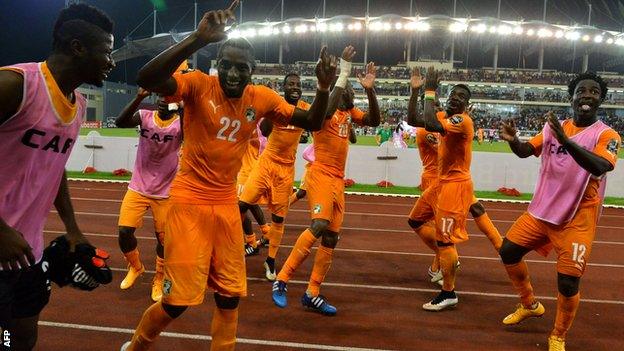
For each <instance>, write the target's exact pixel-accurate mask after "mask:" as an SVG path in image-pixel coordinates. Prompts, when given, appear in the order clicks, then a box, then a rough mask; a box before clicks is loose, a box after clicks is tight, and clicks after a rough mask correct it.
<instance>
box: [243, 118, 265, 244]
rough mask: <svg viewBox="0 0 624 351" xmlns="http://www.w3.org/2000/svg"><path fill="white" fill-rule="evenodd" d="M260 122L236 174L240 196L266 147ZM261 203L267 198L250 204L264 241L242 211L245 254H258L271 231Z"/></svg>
mask: <svg viewBox="0 0 624 351" xmlns="http://www.w3.org/2000/svg"><path fill="white" fill-rule="evenodd" d="M263 120H264V119H263ZM260 124H261V123H258V125H257V126H256V130H255V132H254V133H253V135H252V137H251V139H249V145H247V151H245V155H244V156H243V161H242V165H241V169H240V171H238V175H237V176H236V189H237V190H236V192H237V194H238V197H239V198H240V196H241V194H242V193H243V189H244V188H245V183H246V182H247V179H248V178H249V174H251V171H252V170H253V169H254V168H255V167H256V166H257V164H258V158H259V157H260V153H261V152H262V151H263V150H264V148H265V147H266V142H267V141H266V137H265V136H264V135H262V132H261V131H260ZM259 204H266V198H264V197H263V198H262V199H259V200H258V204H255V205H253V206H250V208H249V210H250V212H251V214H252V215H253V216H254V218H255V220H256V222H257V223H258V225H259V226H260V230H261V231H262V236H261V238H260V240H262V242H260V243H259V242H257V241H256V234H255V233H254V231H253V226H252V224H251V219H250V218H249V215H248V214H247V213H246V212H245V213H241V216H242V222H243V234H244V235H245V256H253V255H257V254H258V253H259V252H260V248H259V247H258V245H261V244H262V243H264V240H266V238H265V236H266V235H267V234H268V233H269V229H270V226H269V225H268V224H267V223H266V219H265V218H264V212H262V209H261V208H260V206H259Z"/></svg>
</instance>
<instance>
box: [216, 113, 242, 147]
mask: <svg viewBox="0 0 624 351" xmlns="http://www.w3.org/2000/svg"><path fill="white" fill-rule="evenodd" d="M219 122H220V123H221V129H219V131H218V132H217V139H221V140H226V141H229V142H232V143H234V142H236V133H238V131H239V130H240V127H241V122H240V121H239V120H237V119H230V117H226V116H223V117H221V120H220V121H219Z"/></svg>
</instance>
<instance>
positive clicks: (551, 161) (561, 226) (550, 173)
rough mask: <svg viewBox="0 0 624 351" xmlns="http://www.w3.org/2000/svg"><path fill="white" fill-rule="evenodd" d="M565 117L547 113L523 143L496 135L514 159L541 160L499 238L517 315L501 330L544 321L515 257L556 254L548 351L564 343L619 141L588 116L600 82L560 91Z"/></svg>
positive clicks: (583, 78) (585, 77) (508, 128)
mask: <svg viewBox="0 0 624 351" xmlns="http://www.w3.org/2000/svg"><path fill="white" fill-rule="evenodd" d="M568 92H569V94H570V97H571V102H572V110H573V113H574V116H573V118H570V119H567V120H565V121H563V123H560V122H559V121H558V120H557V118H556V117H555V116H554V115H553V113H552V112H550V113H548V114H547V115H546V118H547V124H546V125H545V126H544V129H543V130H542V132H541V133H539V134H538V135H537V136H535V137H534V138H533V139H531V140H529V141H528V142H521V141H520V140H519V139H518V137H517V135H516V128H515V126H514V123H513V121H509V122H504V123H503V125H502V128H501V136H502V138H503V139H505V140H506V141H507V142H508V143H509V146H510V147H511V150H512V151H513V152H514V153H515V154H516V155H518V156H519V157H521V158H525V157H529V156H531V155H535V156H538V157H539V156H541V168H540V172H539V178H538V181H537V186H536V189H535V194H534V195H533V200H532V201H531V204H530V205H529V208H528V211H527V212H525V213H524V214H523V215H521V216H520V218H518V220H516V222H515V223H514V224H513V226H512V227H511V228H510V229H509V231H508V232H507V236H506V238H505V240H504V241H503V245H502V247H501V249H500V256H501V258H502V261H503V263H504V264H505V269H506V270H507V274H508V275H509V278H510V279H511V282H512V285H513V286H514V288H515V289H516V291H517V292H518V294H519V296H520V301H521V303H520V304H519V305H518V307H517V309H516V310H515V311H514V312H513V313H511V314H510V315H508V316H507V317H505V319H504V320H503V324H506V325H511V324H517V323H520V322H521V321H523V320H525V319H526V318H529V317H539V316H541V315H543V314H544V312H545V309H544V306H543V305H542V304H541V303H539V302H538V301H537V300H536V299H535V295H534V293H533V287H532V286H531V282H530V279H529V272H528V268H527V265H526V263H525V262H524V261H523V260H522V257H523V256H524V255H526V254H527V253H528V252H529V251H531V250H536V249H537V250H538V252H540V253H542V254H545V255H547V254H548V252H549V250H550V248H551V247H554V249H555V251H556V253H557V287H558V291H559V294H558V296H557V315H556V317H555V326H554V328H553V330H552V332H551V334H550V337H549V339H548V343H549V350H551V351H559V350H564V349H565V336H566V333H567V332H568V330H569V329H570V326H571V325H572V321H573V320H574V316H575V315H576V311H577V310H578V306H579V301H580V295H579V283H580V280H581V276H582V275H583V273H584V272H585V267H586V265H587V261H588V259H589V255H590V253H591V248H592V243H593V241H594V235H595V234H596V225H597V223H598V219H599V216H600V211H601V208H602V200H603V197H604V190H605V185H606V174H607V172H609V171H612V170H613V168H614V167H615V162H616V161H617V153H618V149H619V145H620V143H621V138H620V136H619V135H618V133H617V132H615V131H614V130H613V129H611V128H610V127H609V126H607V125H606V124H604V123H602V122H601V121H599V120H598V116H597V115H596V112H597V110H598V108H599V107H600V104H601V103H602V102H603V101H604V99H605V96H606V94H607V85H606V83H605V82H604V81H603V80H602V78H601V77H600V76H597V75H595V74H593V73H583V74H581V75H578V76H577V77H576V78H575V79H574V80H572V81H571V82H570V84H569V86H568Z"/></svg>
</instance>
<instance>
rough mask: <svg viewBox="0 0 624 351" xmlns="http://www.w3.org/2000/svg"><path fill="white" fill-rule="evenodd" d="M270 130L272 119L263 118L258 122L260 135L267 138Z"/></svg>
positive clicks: (271, 129) (271, 128)
mask: <svg viewBox="0 0 624 351" xmlns="http://www.w3.org/2000/svg"><path fill="white" fill-rule="evenodd" d="M272 131H273V121H271V120H270V119H268V118H263V119H262V122H260V132H262V135H264V136H265V137H267V138H268V137H269V135H271V132H272Z"/></svg>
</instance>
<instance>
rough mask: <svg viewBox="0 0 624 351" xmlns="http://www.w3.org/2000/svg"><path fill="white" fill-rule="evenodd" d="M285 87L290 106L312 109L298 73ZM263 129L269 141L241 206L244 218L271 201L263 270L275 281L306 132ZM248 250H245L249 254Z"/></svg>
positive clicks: (268, 124) (266, 125)
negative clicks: (264, 201)
mask: <svg viewBox="0 0 624 351" xmlns="http://www.w3.org/2000/svg"><path fill="white" fill-rule="evenodd" d="M282 86H283V89H284V99H285V100H286V101H287V102H288V103H289V104H291V105H293V106H297V107H298V108H300V109H303V110H307V109H309V108H310V104H308V103H306V102H305V101H303V100H300V98H301V78H300V77H299V75H298V74H296V73H290V74H288V75H286V77H284V81H283V85H282ZM261 129H262V130H263V134H265V133H266V134H265V135H267V134H268V138H269V140H268V143H267V145H266V148H265V149H264V151H263V152H262V155H260V158H259V159H258V163H257V165H256V167H254V168H253V170H252V171H251V174H250V175H249V177H248V179H247V182H246V183H245V186H244V189H243V192H242V194H241V196H240V197H239V202H238V205H239V207H240V210H241V215H243V216H245V215H246V213H247V210H248V209H250V208H251V207H252V206H254V205H255V206H257V203H258V202H259V201H260V199H261V198H263V197H264V198H266V199H267V201H268V206H269V209H270V211H271V226H270V230H269V233H268V234H267V237H268V239H269V253H268V255H267V258H266V261H265V262H264V269H265V276H266V278H267V279H268V280H271V281H273V280H275V276H276V274H275V257H276V255H277V250H278V249H279V245H280V242H281V240H282V236H283V235H284V218H285V217H286V214H287V213H288V207H289V197H290V194H291V192H292V183H293V180H294V177H295V156H296V153H297V146H299V138H300V137H301V133H302V132H303V129H301V128H298V127H295V126H292V125H289V126H278V125H275V126H273V123H272V122H271V121H270V120H268V119H265V120H263V121H262V125H261ZM247 249H248V248H247V247H246V250H245V252H246V253H247ZM256 250H257V249H256ZM255 252H257V251H255Z"/></svg>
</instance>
